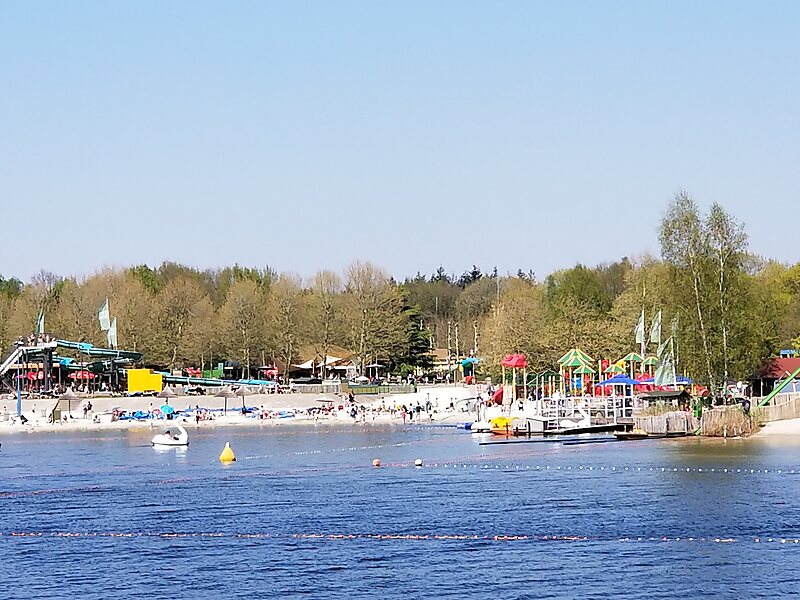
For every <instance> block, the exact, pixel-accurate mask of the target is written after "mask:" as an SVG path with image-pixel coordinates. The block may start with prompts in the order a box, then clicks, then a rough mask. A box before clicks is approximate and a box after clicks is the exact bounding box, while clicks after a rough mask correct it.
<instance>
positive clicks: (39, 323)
mask: <svg viewBox="0 0 800 600" xmlns="http://www.w3.org/2000/svg"><path fill="white" fill-rule="evenodd" d="M41 333H44V309H41V310H40V311H39V318H38V319H36V334H37V335H39V334H41Z"/></svg>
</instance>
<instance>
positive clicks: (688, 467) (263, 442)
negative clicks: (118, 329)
mask: <svg viewBox="0 0 800 600" xmlns="http://www.w3.org/2000/svg"><path fill="white" fill-rule="evenodd" d="M150 435H151V433H150V432H147V431H143V432H139V433H137V432H130V433H119V432H116V433H112V432H109V433H102V432H99V433H91V434H89V433H80V434H70V435H65V434H49V435H41V436H39V435H37V436H30V435H15V436H9V437H6V438H4V440H3V451H2V453H1V454H0V510H1V511H2V515H3V519H2V522H0V556H2V558H3V560H2V561H0V598H20V599H35V598H64V599H67V598H69V599H70V600H73V599H74V598H75V597H79V598H80V600H100V599H103V600H106V599H107V598H117V597H120V598H134V599H137V598H142V599H147V600H154V599H158V598H170V599H173V598H202V599H211V598H247V599H248V600H251V599H253V598H260V597H279V598H342V597H346V598H350V599H358V598H376V597H387V598H389V597H392V598H394V597H397V598H405V599H410V598H431V597H434V598H463V597H464V596H468V595H471V596H474V597H478V598H495V597H502V598H504V599H511V598H531V597H536V598H553V599H555V598H614V599H616V600H619V599H628V598H650V599H653V598H675V597H686V598H700V597H704V598H783V597H786V598H788V597H793V596H794V594H795V593H796V591H797V589H799V586H798V584H800V575H798V569H797V567H798V566H800V543H794V540H795V539H800V443H788V444H784V443H779V442H772V441H770V442H766V441H759V440H729V441H727V442H725V441H717V440H682V441H672V440H666V441H663V442H655V443H654V442H642V443H626V444H617V443H607V444H598V445H594V446H593V445H575V446H561V445H560V444H551V443H547V444H544V443H542V444H526V445H516V444H515V445H508V446H480V445H478V440H477V439H476V438H474V437H470V435H469V434H466V433H464V432H460V431H456V430H447V429H424V428H409V429H406V430H402V429H397V428H371V429H352V430H350V429H338V430H329V429H326V430H318V431H311V430H299V429H292V430H291V431H290V432H289V431H284V430H274V429H264V430H257V431H240V432H237V431H219V430H218V431H200V432H192V434H191V435H192V445H191V446H190V448H189V449H188V450H185V451H181V450H177V451H176V450H175V449H171V450H169V451H157V450H154V449H153V448H151V447H149V445H148V439H149V437H150ZM228 439H230V441H231V443H232V446H233V447H234V450H235V451H236V452H237V455H238V457H239V460H238V461H237V463H236V464H234V465H232V466H223V465H220V464H219V463H218V461H217V459H216V457H217V455H218V454H219V451H220V450H221V449H222V446H223V445H224V442H225V441H226V440H228ZM376 456H379V457H380V458H381V459H382V460H383V462H384V465H388V466H384V467H382V468H380V469H374V468H372V467H371V466H370V463H371V461H372V459H373V458H375V457H376ZM417 457H421V458H423V459H424V460H425V462H426V466H425V467H424V468H422V469H415V468H413V467H411V466H409V465H410V464H411V463H412V462H413V460H414V459H415V458H417ZM445 465H447V466H445ZM548 467H549V468H548ZM626 468H627V469H628V470H625V469H626ZM711 469H714V472H711V471H710V470H711ZM722 469H729V470H731V471H732V472H724V471H721V470H722ZM737 470H738V471H739V472H736V471H737ZM751 470H753V471H754V472H753V473H751V472H750V471H751ZM792 470H795V471H796V473H791V471H792ZM755 471H758V472H755ZM764 471H766V472H764ZM779 471H780V472H779ZM18 534H25V535H18ZM67 535H69V536H70V537H67ZM312 535H314V536H316V535H320V536H324V537H310V536H312ZM337 536H338V537H337ZM403 536H406V537H403ZM426 536H427V537H426ZM495 536H500V538H499V539H496V537H495ZM503 536H524V538H525V539H513V538H512V539H508V538H505V537H503ZM678 538H680V539H678ZM690 538H691V539H690ZM770 539H771V540H772V541H769V540H770ZM782 539H783V543H782V542H781V540H782Z"/></svg>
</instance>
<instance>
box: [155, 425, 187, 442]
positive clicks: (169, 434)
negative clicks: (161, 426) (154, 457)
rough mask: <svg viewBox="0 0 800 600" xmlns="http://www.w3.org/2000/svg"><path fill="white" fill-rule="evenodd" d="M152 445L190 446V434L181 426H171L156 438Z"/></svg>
mask: <svg viewBox="0 0 800 600" xmlns="http://www.w3.org/2000/svg"><path fill="white" fill-rule="evenodd" d="M150 443H152V444H153V446H188V445H189V434H188V433H186V430H185V429H184V428H183V427H181V426H180V425H170V426H169V427H167V429H166V430H165V431H164V433H159V434H158V435H156V436H154V437H153V439H152V440H151V441H150Z"/></svg>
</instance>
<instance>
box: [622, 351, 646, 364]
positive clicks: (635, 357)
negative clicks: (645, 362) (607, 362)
mask: <svg viewBox="0 0 800 600" xmlns="http://www.w3.org/2000/svg"><path fill="white" fill-rule="evenodd" d="M620 360H624V361H625V362H642V357H641V356H640V355H639V354H637V353H636V352H631V353H630V354H626V355H625V356H623V357H622V358H620Z"/></svg>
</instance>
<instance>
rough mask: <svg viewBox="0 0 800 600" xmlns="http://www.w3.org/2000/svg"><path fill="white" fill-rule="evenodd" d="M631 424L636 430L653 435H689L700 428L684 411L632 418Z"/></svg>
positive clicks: (690, 414) (695, 420)
mask: <svg viewBox="0 0 800 600" xmlns="http://www.w3.org/2000/svg"><path fill="white" fill-rule="evenodd" d="M633 423H634V427H635V428H636V429H640V430H642V431H646V432H647V433H652V434H655V435H667V434H675V435H680V434H691V433H694V432H695V431H696V430H697V428H698V427H699V426H700V423H699V421H698V420H697V419H696V418H695V417H694V415H693V414H692V413H690V412H685V411H674V412H668V413H664V414H663V415H654V416H649V417H637V416H634V417H633Z"/></svg>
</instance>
